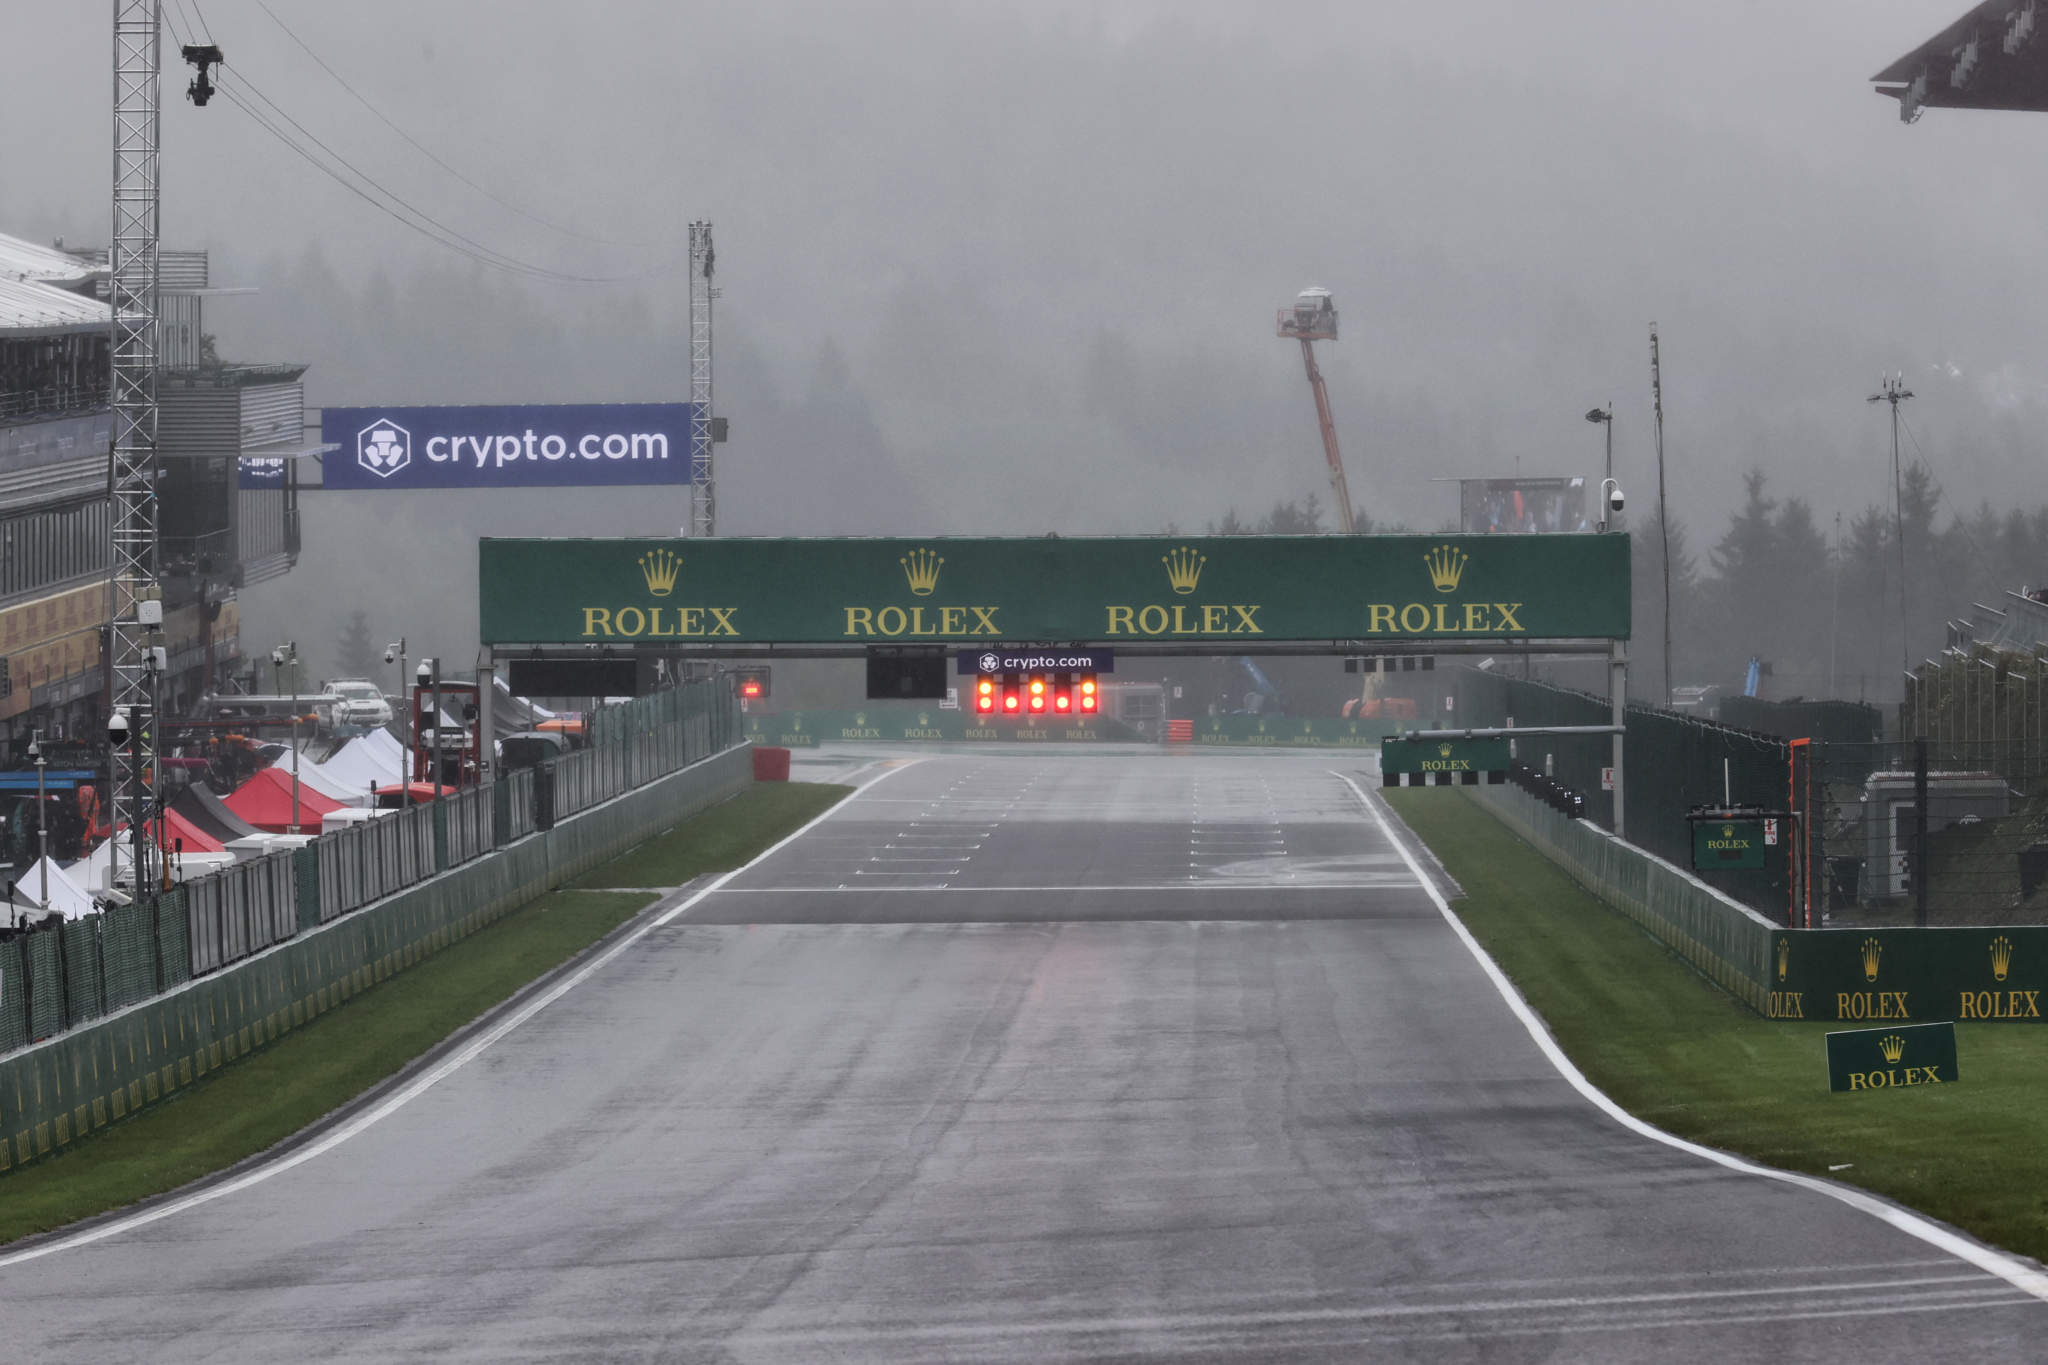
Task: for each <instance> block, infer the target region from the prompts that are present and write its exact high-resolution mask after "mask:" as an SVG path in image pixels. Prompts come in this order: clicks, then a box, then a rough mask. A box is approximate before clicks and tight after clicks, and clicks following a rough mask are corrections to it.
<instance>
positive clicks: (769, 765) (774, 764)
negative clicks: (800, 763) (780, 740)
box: [754, 745, 789, 782]
mask: <svg viewBox="0 0 2048 1365" xmlns="http://www.w3.org/2000/svg"><path fill="white" fill-rule="evenodd" d="M754 780H755V781H756V782H787V781H789V750H787V749H773V748H762V747H760V746H759V745H756V746H755V748H754Z"/></svg>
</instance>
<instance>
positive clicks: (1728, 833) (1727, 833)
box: [1721, 825, 1735, 839]
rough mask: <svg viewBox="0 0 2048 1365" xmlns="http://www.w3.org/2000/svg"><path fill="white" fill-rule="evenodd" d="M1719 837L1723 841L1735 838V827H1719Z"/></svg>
mask: <svg viewBox="0 0 2048 1365" xmlns="http://www.w3.org/2000/svg"><path fill="white" fill-rule="evenodd" d="M1721 837H1722V838H1723V839H1733V838H1734V837H1735V826H1733V825H1723V826H1721Z"/></svg>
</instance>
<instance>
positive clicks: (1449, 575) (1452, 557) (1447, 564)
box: [1422, 545, 1472, 592]
mask: <svg viewBox="0 0 2048 1365" xmlns="http://www.w3.org/2000/svg"><path fill="white" fill-rule="evenodd" d="M1471 559H1472V556H1470V555H1468V554H1466V553H1465V552H1464V551H1463V550H1461V549H1459V548H1458V547H1457V546H1455V545H1439V546H1437V547H1436V548H1435V549H1434V550H1431V551H1430V552H1429V553H1428V554H1425V555H1424V556H1423V557H1422V562H1423V563H1425V564H1427V565H1429V581H1430V584H1431V586H1433V587H1434V588H1435V589H1436V590H1437V591H1438V592H1456V591H1457V590H1458V580H1459V579H1460V578H1461V577H1463V576H1464V573H1465V565H1466V564H1468V563H1469V562H1471Z"/></svg>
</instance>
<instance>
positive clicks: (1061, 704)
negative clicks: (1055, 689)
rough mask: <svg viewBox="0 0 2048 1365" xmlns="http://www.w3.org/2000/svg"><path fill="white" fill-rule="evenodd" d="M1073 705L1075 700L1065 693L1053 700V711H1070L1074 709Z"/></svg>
mask: <svg viewBox="0 0 2048 1365" xmlns="http://www.w3.org/2000/svg"><path fill="white" fill-rule="evenodd" d="M1073 705H1074V701H1073V698H1071V697H1069V696H1068V695H1067V694H1066V693H1064V692H1062V693H1060V694H1059V695H1058V696H1057V697H1054V698H1053V699H1052V709H1053V710H1055V711H1068V710H1071V709H1073Z"/></svg>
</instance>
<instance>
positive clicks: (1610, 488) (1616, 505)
mask: <svg viewBox="0 0 2048 1365" xmlns="http://www.w3.org/2000/svg"><path fill="white" fill-rule="evenodd" d="M1600 491H1601V493H1602V494H1603V495H1605V496H1606V498H1607V510H1608V511H1610V512H1619V511H1620V510H1621V507H1622V496H1621V485H1620V484H1618V483H1616V482H1615V481H1614V480H1613V479H1608V480H1606V481H1604V482H1603V483H1602V484H1601V485H1600Z"/></svg>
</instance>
